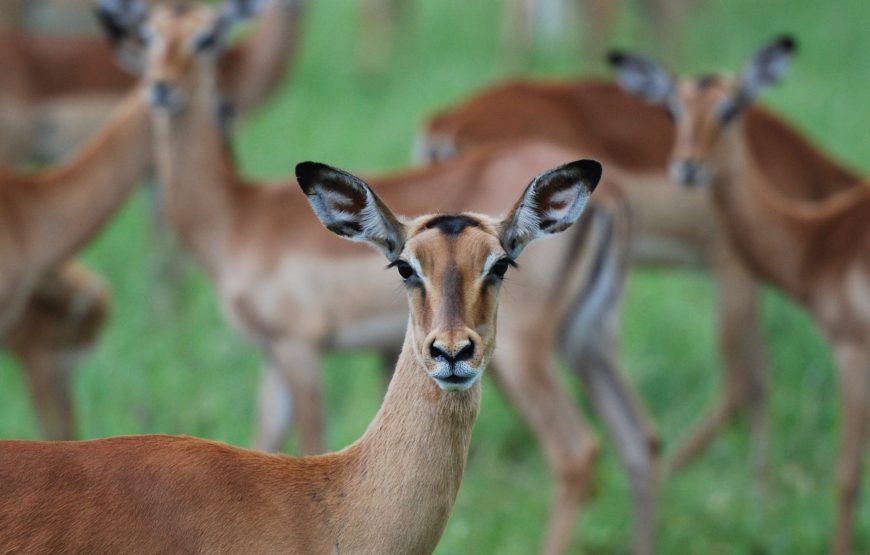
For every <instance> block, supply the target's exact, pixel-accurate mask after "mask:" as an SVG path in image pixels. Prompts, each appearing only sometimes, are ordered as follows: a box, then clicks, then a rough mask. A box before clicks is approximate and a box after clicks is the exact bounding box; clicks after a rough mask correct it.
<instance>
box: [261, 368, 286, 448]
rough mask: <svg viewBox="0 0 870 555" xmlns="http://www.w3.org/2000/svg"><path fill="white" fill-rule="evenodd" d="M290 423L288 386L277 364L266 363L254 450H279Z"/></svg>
mask: <svg viewBox="0 0 870 555" xmlns="http://www.w3.org/2000/svg"><path fill="white" fill-rule="evenodd" d="M292 421H293V405H292V399H291V397H290V386H288V385H287V382H286V381H285V379H284V375H283V373H282V372H281V369H280V368H279V367H278V365H277V364H276V363H274V362H272V361H271V360H270V361H269V362H268V363H267V364H266V368H265V371H264V373H263V379H262V380H261V381H260V393H259V396H258V403H257V428H256V430H255V431H254V436H255V439H254V448H255V449H258V450H260V451H270V452H273V453H274V452H278V451H281V450H282V449H283V448H284V441H285V440H286V439H287V434H288V433H289V432H290V424H291V423H292Z"/></svg>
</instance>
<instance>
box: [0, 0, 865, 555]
mask: <svg viewBox="0 0 870 555" xmlns="http://www.w3.org/2000/svg"><path fill="white" fill-rule="evenodd" d="M309 4H310V10H309V13H308V19H307V23H306V26H305V36H304V39H303V47H302V49H301V57H300V58H299V60H298V62H297V64H296V67H295V69H294V71H293V73H292V76H291V77H290V78H288V80H287V81H286V82H285V86H284V87H283V88H282V90H281V92H280V94H278V95H277V97H276V98H274V99H273V101H271V102H270V103H269V104H268V105H267V106H266V107H265V108H264V109H262V110H261V111H260V112H258V113H257V114H255V115H254V116H253V117H252V118H251V119H250V120H249V121H247V122H246V123H245V124H244V125H243V126H242V129H241V130H240V133H239V135H238V136H237V138H236V145H237V148H238V152H239V155H240V159H241V162H242V165H243V167H244V169H245V171H246V172H247V173H249V174H251V175H257V176H270V177H272V176H288V175H290V174H291V172H292V168H293V165H294V164H295V163H296V162H297V161H300V160H303V159H317V160H323V161H326V162H329V163H332V164H336V165H338V166H341V167H346V168H350V169H356V170H360V171H363V170H365V171H380V170H389V169H392V168H398V167H401V166H404V165H405V164H406V163H407V160H408V153H409V150H410V145H411V141H412V138H413V135H414V132H415V129H416V127H417V125H418V122H420V121H421V120H422V118H424V117H425V115H426V114H428V113H430V112H431V111H432V110H433V109H436V108H438V107H440V106H445V105H449V104H451V103H452V102H454V101H456V100H458V99H460V98H462V97H463V95H465V94H467V93H469V92H470V91H473V90H475V89H477V88H479V87H481V86H484V85H486V84H488V83H490V82H492V81H493V80H497V79H499V78H503V77H506V76H507V75H508V71H509V67H511V64H510V63H508V62H509V61H508V60H506V59H505V57H504V54H503V51H502V49H501V47H500V39H499V32H500V30H501V28H502V25H503V9H504V6H503V4H502V3H501V2H499V1H497V0H475V1H474V2H460V1H456V0H453V1H441V2H424V1H420V0H418V1H416V2H414V10H413V13H412V16H411V17H410V18H409V27H408V28H406V29H404V30H402V31H401V33H400V45H401V46H400V48H399V49H398V52H397V53H396V56H395V59H394V61H393V64H392V66H391V68H390V71H389V72H388V73H387V74H385V75H383V76H380V77H372V76H363V75H361V74H360V72H359V71H358V67H357V64H356V59H357V49H358V44H357V32H358V25H357V18H358V14H357V2H355V1H354V0H317V1H311V2H309ZM628 4H631V3H630V2H629V3H628ZM623 12H624V13H623V14H622V16H621V17H620V20H619V25H618V28H617V30H616V31H617V35H616V36H615V37H614V38H613V41H612V45H619V46H623V47H639V48H647V49H648V48H650V47H652V44H651V43H652V39H651V38H650V33H649V30H648V29H647V26H646V25H645V21H643V19H642V18H641V17H639V16H638V12H637V10H636V6H635V7H634V8H632V7H629V8H626V9H625V10H623ZM867 21H870V2H867V1H866V0H840V1H838V2H836V3H830V4H821V3H817V2H813V1H810V0H802V1H795V0H768V1H766V2H763V3H762V2H757V1H754V0H701V1H700V2H699V6H698V7H697V8H695V9H694V10H693V12H692V13H691V15H690V16H689V17H688V18H687V19H686V23H685V24H684V25H683V27H682V28H681V29H680V31H679V34H678V36H677V37H676V38H675V39H674V40H673V43H674V44H677V45H678V46H679V50H678V51H677V52H672V53H666V54H665V56H666V57H667V59H668V60H670V61H671V66H672V67H674V68H675V69H676V70H677V71H679V72H682V71H702V70H703V71H709V70H719V69H736V68H737V67H739V66H740V65H742V63H743V61H744V60H745V58H746V57H747V56H748V55H749V54H750V53H751V52H752V51H753V50H754V49H755V48H757V47H758V46H759V45H760V44H761V43H762V42H763V41H765V40H767V39H769V38H771V37H772V36H774V35H775V34H778V33H780V32H783V31H789V32H793V33H795V34H796V36H797V37H798V39H799V41H800V52H799V56H798V59H797V62H796V64H795V66H794V71H793V73H792V74H791V75H790V76H789V78H788V79H787V82H786V84H785V85H783V86H782V87H780V88H779V89H777V90H775V91H773V92H772V93H771V94H769V95H767V96H766V97H765V101H766V102H767V103H769V104H770V105H773V106H775V107H776V109H777V110H779V111H780V112H782V113H785V114H787V115H788V116H789V118H790V119H791V120H792V121H793V122H794V123H795V124H796V125H797V126H798V127H800V128H801V129H803V130H805V131H806V132H807V133H808V134H809V135H810V136H811V137H813V139H815V140H816V141H817V143H819V144H820V145H822V146H824V147H825V148H826V149H828V150H829V151H832V152H834V153H836V155H837V157H839V158H840V159H842V160H846V161H848V162H849V163H850V164H852V165H854V166H856V167H858V168H860V169H862V170H864V171H867V170H870V163H868V162H867V161H866V158H865V154H866V152H867V151H868V147H870V137H868V134H867V132H866V129H867V125H868V123H870V106H868V104H867V102H866V90H867V86H868V84H870V63H868V61H867V52H868V51H870V35H868V33H867V32H866V30H867V27H866V24H867ZM583 29H584V28H583V27H582V26H580V25H577V26H576V28H573V29H568V31H567V33H566V34H565V36H564V37H563V38H562V39H560V40H556V41H553V42H550V43H547V44H538V45H537V48H536V50H535V52H534V55H533V56H532V58H531V59H530V60H529V62H528V64H526V68H525V70H524V71H526V72H528V73H529V74H535V75H550V76H579V75H588V74H593V73H596V72H600V71H601V68H602V65H601V63H600V61H599V60H596V59H592V58H591V57H590V56H589V55H587V54H585V53H584V52H583V49H582V46H581V45H582V44H583ZM614 117H618V115H617V114H614ZM140 197H141V196H140ZM160 257H161V254H160V252H159V250H158V245H157V243H156V242H155V240H154V239H153V234H152V229H151V224H150V216H149V211H148V209H147V203H146V202H144V201H143V199H142V198H137V199H136V200H135V201H134V202H132V203H131V204H130V205H129V206H128V207H127V208H126V209H125V210H124V212H123V213H122V214H121V216H120V217H119V218H117V220H116V221H115V223H114V224H113V225H112V226H111V228H110V229H109V230H108V232H106V233H105V234H104V235H103V236H102V237H101V238H100V239H99V240H98V241H97V242H96V243H95V244H94V245H93V246H92V247H91V248H89V249H88V251H87V253H86V255H85V258H86V260H87V261H88V263H89V264H90V265H91V266H92V267H94V268H95V269H98V270H99V271H100V272H102V273H103V274H105V275H106V277H107V279H108V281H109V282H110V283H111V285H112V288H113V290H114V294H115V305H116V306H115V310H114V317H113V319H112V321H111V323H110V326H109V327H108V329H107V331H106V334H105V336H104V341H103V342H102V343H101V344H100V346H99V348H98V349H97V350H96V351H95V352H93V353H92V354H90V355H89V356H88V357H87V358H86V359H85V360H84V361H83V363H82V364H81V366H80V368H79V372H78V374H77V376H76V398H77V402H78V407H79V410H80V429H81V434H82V435H83V437H86V438H94V437H102V436H108V435H117V434H131V433H153V432H159V433H185V434H193V435H197V436H202V437H208V438H215V439H220V440H224V441H228V442H231V443H234V444H239V445H247V444H248V443H249V441H250V439H251V430H252V425H253V424H252V422H253V420H252V415H253V403H254V397H255V390H256V385H257V381H258V378H259V367H260V357H259V355H258V353H257V352H256V351H255V350H254V349H253V348H252V346H250V345H248V344H245V343H244V342H242V341H241V340H240V339H239V338H238V337H236V336H235V334H234V333H233V332H232V330H230V329H229V328H228V327H227V326H226V324H225V323H224V322H223V320H222V318H221V316H220V314H219V311H218V309H217V307H216V303H215V300H214V296H213V294H212V291H211V289H210V287H209V286H208V284H207V282H206V280H205V279H204V278H203V276H202V275H201V274H198V273H194V274H193V275H191V276H190V277H189V279H187V280H186V282H185V285H184V289H183V291H181V292H179V293H178V295H179V297H180V298H181V301H182V302H181V304H180V305H179V306H178V307H177V308H175V309H173V308H171V307H169V306H167V305H166V304H165V303H163V302H160V299H164V298H165V297H166V293H167V292H166V291H165V290H163V286H162V285H161V283H160V280H159V276H158V270H157V268H158V264H159V261H160ZM712 295H713V288H712V286H711V284H710V282H709V279H708V277H707V276H706V275H703V274H689V273H671V272H646V271H637V272H634V273H633V275H632V277H631V280H630V286H629V292H628V298H627V302H626V311H625V316H624V321H625V326H624V332H623V338H622V344H623V358H624V361H625V366H626V368H627V370H628V372H629V373H630V375H631V378H632V379H633V381H634V383H635V384H636V385H637V387H638V388H639V390H640V392H641V394H642V396H643V398H644V400H645V401H646V402H647V403H648V405H649V407H650V410H651V412H652V414H653V415H654V416H655V417H656V419H657V422H658V424H659V429H660V431H661V434H662V436H663V438H664V440H665V446H666V448H668V447H670V446H673V445H674V442H675V441H676V440H677V439H679V437H681V434H682V433H683V432H684V431H685V430H686V429H687V426H688V424H689V423H690V422H692V421H693V420H694V419H695V418H696V417H697V416H698V415H699V414H700V412H701V410H702V409H703V408H704V407H705V406H706V403H707V401H708V400H710V399H711V398H712V395H713V393H714V391H715V390H716V388H717V387H718V374H717V372H718V363H717V358H716V344H715V341H714V337H713V329H714V328H713V326H714V316H715V314H714V312H713V296H712ZM764 321H765V333H766V338H767V340H768V354H769V360H770V367H771V386H772V387H771V389H772V396H771V404H770V411H771V417H772V431H773V434H772V471H773V472H772V474H773V481H772V484H773V491H772V495H771V496H770V497H769V498H767V499H766V500H764V499H762V498H760V497H759V496H757V495H756V494H755V493H754V479H753V473H752V468H751V465H750V454H751V453H750V446H749V442H748V436H747V429H746V425H745V423H742V422H741V423H738V425H736V426H733V427H732V428H731V429H730V430H729V431H728V432H726V433H725V434H723V435H722V436H720V438H719V439H718V440H717V441H716V442H715V443H714V444H713V446H712V448H711V449H710V450H709V451H707V453H706V454H705V455H704V456H703V457H702V458H701V459H700V460H699V461H698V463H696V464H695V466H693V467H691V468H690V469H689V470H688V471H686V472H685V473H683V474H680V475H678V476H675V477H673V478H671V479H669V480H668V481H667V482H666V483H664V484H663V491H662V500H661V510H660V515H659V529H658V531H659V542H658V552H659V553H668V554H670V553H675V554H679V553H705V554H719V553H722V554H725V553H783V554H785V553H788V554H796V553H807V554H810V553H822V552H825V551H826V547H827V541H828V536H829V531H830V530H831V527H832V522H833V492H834V471H835V466H834V462H835V456H836V452H837V445H838V444H837V433H838V430H839V416H838V412H837V407H838V404H837V395H836V387H835V386H836V382H835V376H834V372H833V368H832V364H831V359H830V355H829V352H828V350H827V348H826V347H825V345H824V343H823V342H822V341H821V339H820V337H819V335H818V333H817V331H816V330H815V328H814V326H813V325H812V323H811V322H810V321H809V320H808V319H807V317H806V316H805V315H804V314H803V313H801V312H800V311H799V310H797V309H796V308H794V306H793V305H791V304H790V303H788V302H787V301H785V300H784V299H782V298H781V297H780V296H779V295H777V294H776V293H773V292H770V293H768V294H766V297H765V302H764ZM379 368H380V361H379V359H378V357H377V356H376V355H374V354H366V353H359V354H354V355H340V356H339V355H336V356H331V357H329V359H328V361H327V364H326V365H325V368H324V376H325V380H326V383H327V386H328V412H329V445H330V447H331V448H340V447H342V446H344V445H346V444H348V443H349V442H351V441H353V440H354V439H356V438H357V437H358V436H359V435H360V434H361V433H362V431H363V430H364V429H365V427H366V425H367V423H368V421H369V419H370V418H371V416H372V415H373V414H374V412H375V411H376V409H377V407H378V405H379V403H380V398H381V392H382V389H383V380H382V376H381V374H380V372H379ZM566 384H567V387H570V388H571V389H572V391H573V392H574V393H575V395H576V398H577V399H578V402H579V403H581V404H582V405H586V401H585V399H584V397H583V392H582V391H581V388H580V387H579V386H578V385H577V383H576V381H574V380H571V379H569V377H568V376H567V375H566ZM484 389H485V394H484V403H483V409H482V413H481V417H480V421H479V423H478V425H477V427H476V429H475V432H474V441H473V445H472V450H471V455H470V460H469V466H468V471H467V472H466V476H465V480H464V482H463V486H462V489H461V491H460V495H459V500H458V503H457V505H456V509H455V511H454V516H453V518H452V519H451V521H450V524H449V526H448V528H447V532H446V534H445V536H444V539H443V541H442V543H441V545H440V547H439V550H438V553H441V554H453V553H499V554H514V553H515V554H525V553H532V552H534V551H535V550H536V549H537V547H538V545H539V541H540V537H541V534H542V533H543V530H544V526H545V523H546V517H547V510H548V504H549V494H550V479H549V476H548V473H547V468H546V465H545V464H544V462H543V459H542V457H541V454H540V452H539V450H538V447H537V445H536V444H535V442H534V440H533V438H532V436H531V435H530V434H529V432H528V431H527V430H526V429H525V428H524V426H523V424H522V423H521V422H520V421H519V420H518V419H517V418H516V416H515V415H514V414H513V413H512V412H511V410H510V408H509V407H508V406H507V405H506V403H505V402H504V400H503V399H502V398H501V397H500V396H499V393H498V391H497V389H496V388H495V387H494V386H493V384H492V383H489V382H487V383H486V384H485V388H484ZM0 436H2V437H20V438H35V437H36V430H35V426H34V424H33V420H32V416H31V412H30V407H29V404H28V401H27V396H26V394H25V389H24V386H23V383H22V381H21V377H20V374H19V372H18V370H17V368H15V367H14V366H13V365H12V363H11V362H10V361H9V360H8V358H4V359H2V363H0ZM605 446H606V447H607V443H605ZM289 449H292V444H291V445H290V446H289ZM868 486H870V480H868V479H867V478H866V477H865V480H864V491H865V493H868V489H870V488H868ZM857 521H858V523H859V527H858V528H859V532H858V535H859V537H858V543H857V546H858V552H866V551H868V550H870V500H868V499H867V498H866V496H865V499H864V500H863V501H862V502H861V505H860V511H859V514H858V519H857ZM630 524H631V521H630V507H629V497H628V486H627V481H626V479H625V475H624V473H623V472H622V470H621V468H620V467H619V465H618V463H617V460H616V458H615V456H614V455H613V451H612V449H609V447H607V449H606V453H605V456H604V458H603V459H602V464H601V466H600V469H599V472H598V497H597V498H596V499H594V500H592V501H591V503H590V504H589V506H588V508H587V510H586V511H585V512H584V513H583V516H582V518H581V520H580V522H579V525H578V527H577V532H576V536H577V541H576V542H575V549H576V550H577V551H580V550H583V551H584V552H588V553H627V552H628V550H629V547H628V546H629V545H630V537H629V533H630Z"/></svg>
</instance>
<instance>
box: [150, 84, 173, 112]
mask: <svg viewBox="0 0 870 555" xmlns="http://www.w3.org/2000/svg"><path fill="white" fill-rule="evenodd" d="M171 98H172V89H171V88H170V86H169V83H167V82H166V81H157V82H156V83H154V84H153V85H151V104H153V105H154V106H158V107H161V108H168V107H169V104H170V99H171Z"/></svg>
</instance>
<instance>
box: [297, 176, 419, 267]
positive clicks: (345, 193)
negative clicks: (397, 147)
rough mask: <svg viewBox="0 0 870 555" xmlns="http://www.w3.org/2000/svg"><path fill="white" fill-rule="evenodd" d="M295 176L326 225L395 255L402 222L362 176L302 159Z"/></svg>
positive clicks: (400, 243)
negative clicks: (355, 175) (360, 177)
mask: <svg viewBox="0 0 870 555" xmlns="http://www.w3.org/2000/svg"><path fill="white" fill-rule="evenodd" d="M296 180H297V181H298V182H299V186H300V187H302V191H303V192H304V193H305V195H306V196H307V197H308V202H310V203H311V208H313V209H314V213H315V214H316V215H317V217H318V218H319V219H320V221H321V222H323V225H325V226H326V227H327V229H329V230H330V231H332V232H333V233H335V234H337V235H341V236H342V237H347V238H348V239H350V240H352V241H365V242H367V243H370V244H372V245H374V246H375V247H376V248H378V249H379V250H381V251H382V252H383V253H384V254H385V255H386V257H387V258H388V259H389V260H390V262H392V261H394V260H396V259H397V258H398V257H399V254H400V253H401V252H402V249H403V248H404V246H405V226H404V224H402V223H401V222H400V221H399V219H398V218H396V216H394V215H393V213H392V212H391V211H390V209H389V208H387V206H386V205H385V204H384V203H383V202H382V201H381V199H379V198H378V197H377V195H375V193H374V191H372V190H371V188H370V187H369V186H368V185H366V183H365V182H364V181H363V180H362V179H359V178H358V177H354V176H353V175H351V174H349V173H347V172H344V171H342V170H339V169H336V168H333V167H331V166H327V165H326V164H320V163H317V162H302V163H301V164H298V165H297V166H296Z"/></svg>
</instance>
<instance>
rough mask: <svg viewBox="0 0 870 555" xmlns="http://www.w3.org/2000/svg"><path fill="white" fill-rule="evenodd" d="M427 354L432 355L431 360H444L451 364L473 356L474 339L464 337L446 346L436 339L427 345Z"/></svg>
mask: <svg viewBox="0 0 870 555" xmlns="http://www.w3.org/2000/svg"><path fill="white" fill-rule="evenodd" d="M429 354H430V355H431V356H432V360H436V361H438V362H446V363H448V364H451V365H452V364H456V363H457V362H463V361H466V360H471V358H472V357H474V341H472V340H471V339H466V340H465V341H462V342H459V343H457V344H454V345H451V346H449V347H448V346H447V345H445V344H444V343H442V342H441V341H438V340H437V339H436V340H434V341H432V344H431V345H429Z"/></svg>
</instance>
